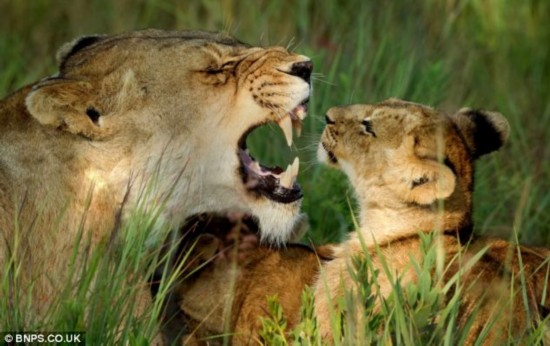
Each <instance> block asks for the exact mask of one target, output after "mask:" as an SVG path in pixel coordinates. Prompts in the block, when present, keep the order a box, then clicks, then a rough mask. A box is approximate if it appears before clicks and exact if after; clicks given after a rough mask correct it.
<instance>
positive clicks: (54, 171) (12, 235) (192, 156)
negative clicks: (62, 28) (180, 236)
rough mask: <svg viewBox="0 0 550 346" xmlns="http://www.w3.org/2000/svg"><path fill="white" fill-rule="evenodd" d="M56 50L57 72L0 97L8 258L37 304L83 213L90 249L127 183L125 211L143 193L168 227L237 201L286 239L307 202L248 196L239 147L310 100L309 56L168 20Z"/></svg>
mask: <svg viewBox="0 0 550 346" xmlns="http://www.w3.org/2000/svg"><path fill="white" fill-rule="evenodd" d="M86 42H87V43H86ZM58 57H59V59H60V70H59V73H58V74H57V75H55V76H52V77H50V78H46V79H44V80H42V81H39V82H37V83H35V84H33V85H31V86H28V87H25V88H23V89H21V90H19V91H16V92H15V93H13V94H12V95H10V96H8V97H7V98H5V99H4V100H2V101H1V103H0V124H1V125H0V227H1V230H0V232H1V233H0V268H6V266H5V263H6V261H8V260H14V261H15V263H16V264H17V265H19V266H20V267H19V268H18V270H20V279H21V280H22V281H21V283H22V286H21V287H26V288H28V289H29V290H30V289H31V287H32V291H33V292H32V293H33V302H35V304H33V306H35V307H36V309H37V310H43V311H45V310H46V309H47V308H48V303H49V302H51V301H52V300H53V299H54V298H55V297H56V296H57V293H58V292H59V289H60V288H61V287H60V285H61V286H62V285H64V284H66V280H65V275H66V272H67V265H68V261H69V259H70V258H71V254H72V251H73V246H74V243H75V240H76V239H77V231H78V225H79V224H80V222H81V219H82V216H83V215H84V214H87V215H86V221H85V223H84V224H83V229H84V231H85V235H84V239H87V238H88V236H90V237H91V241H92V245H95V244H97V243H98V242H99V241H100V239H105V238H107V237H108V236H109V233H110V232H111V230H112V229H113V225H114V221H115V215H116V213H117V211H118V210H119V209H120V208H121V204H122V201H123V199H124V196H125V194H126V193H127V192H129V196H128V201H127V203H126V204H125V205H124V209H123V215H122V216H123V218H125V217H127V216H128V215H129V213H130V212H131V211H132V210H133V209H134V207H135V206H136V204H137V203H138V201H139V202H143V203H144V205H149V206H151V208H156V207H159V206H160V205H161V204H162V205H163V206H164V207H163V209H162V212H161V215H160V218H159V220H158V227H157V229H159V230H160V229H166V228H169V227H177V226H178V225H179V224H180V223H181V222H182V221H183V220H185V218H187V217H188V216H189V215H191V214H194V213H198V212H204V211H223V212H225V211H235V210H236V211H240V212H245V213H249V214H252V215H255V216H257V217H258V219H259V220H260V223H261V224H262V230H263V231H264V232H265V236H266V237H267V238H270V239H275V240H282V239H285V238H287V237H288V235H289V232H290V231H291V229H292V227H293V224H294V221H295V218H297V217H298V211H299V204H300V203H299V201H297V202H294V203H288V204H282V203H276V202H273V201H272V200H268V199H266V198H264V197H262V196H258V195H256V194H252V193H249V192H248V191H247V189H246V187H245V186H244V184H243V183H242V181H241V178H240V176H239V172H238V171H239V160H238V157H237V143H238V141H239V139H240V138H241V136H242V135H243V133H245V132H246V131H248V130H249V129H250V128H251V127H253V126H256V125H259V124H263V123H265V122H272V121H277V120H278V119H280V118H281V117H283V116H284V115H285V114H286V113H288V112H289V111H290V110H292V109H293V108H294V107H296V106H297V105H298V104H299V103H300V102H301V101H303V100H304V99H305V98H307V97H308V95H309V91H310V88H309V84H308V83H306V81H304V80H302V79H301V78H297V77H296V76H293V75H291V74H289V73H288V72H289V71H290V69H291V67H292V65H293V64H294V63H296V62H303V61H308V59H307V58H306V57H304V56H300V55H297V54H293V53H289V52H288V51H287V50H286V49H283V48H280V47H270V48H259V47H251V46H248V45H245V44H243V43H241V42H239V41H237V40H236V39H234V38H232V37H230V36H227V35H225V34H219V33H207V32H165V31H160V30H147V31H139V32H132V33H127V34H122V35H117V36H100V37H95V38H84V39H82V40H75V41H74V42H72V43H69V44H67V45H66V46H64V47H63V48H62V49H61V50H60V52H59V54H58ZM152 181H154V182H155V184H153V185H152V186H154V188H153V189H152V191H151V192H149V193H147V194H146V195H145V196H141V192H142V191H143V189H144V187H145V186H147V185H148V184H149V183H151V182H152ZM129 187H130V188H129ZM128 190H129V191H128ZM88 195H89V196H90V198H91V202H90V205H89V207H88V206H87V198H88ZM158 240H162V239H158ZM156 241H157V239H155V235H154V234H153V235H151V243H152V244H154V243H155V242H156ZM15 244H17V246H16V245H15ZM10 256H12V257H11V258H10ZM31 282H32V285H31ZM19 293H20V294H21V295H22V296H24V294H25V293H26V292H19ZM11 298H12V299H13V298H14V297H11ZM0 299H6V297H4V296H2V297H0ZM16 300H17V299H14V301H16ZM29 313H30V312H29Z"/></svg>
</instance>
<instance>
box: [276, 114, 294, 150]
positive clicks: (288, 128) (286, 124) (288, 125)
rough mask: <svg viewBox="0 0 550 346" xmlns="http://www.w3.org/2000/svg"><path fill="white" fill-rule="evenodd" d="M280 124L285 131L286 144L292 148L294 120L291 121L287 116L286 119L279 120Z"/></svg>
mask: <svg viewBox="0 0 550 346" xmlns="http://www.w3.org/2000/svg"><path fill="white" fill-rule="evenodd" d="M278 124H279V126H280V127H281V129H282V130H283V133H284V135H285V138H286V143H287V144H288V146H289V147H290V146H291V145H292V119H290V116H288V115H286V116H285V117H284V118H282V119H281V120H279V122H278Z"/></svg>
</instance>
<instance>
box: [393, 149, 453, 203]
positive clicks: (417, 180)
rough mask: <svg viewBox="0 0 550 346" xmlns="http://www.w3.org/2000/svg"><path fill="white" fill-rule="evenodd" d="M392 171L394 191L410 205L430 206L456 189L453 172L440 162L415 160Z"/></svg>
mask: <svg viewBox="0 0 550 346" xmlns="http://www.w3.org/2000/svg"><path fill="white" fill-rule="evenodd" d="M400 166H401V167H400V168H397V169H395V170H393V169H392V170H391V171H392V172H391V173H390V174H391V176H392V178H391V181H387V183H388V185H389V186H390V187H391V188H392V190H393V191H394V192H395V193H396V194H397V195H398V196H400V197H401V198H403V199H404V200H405V202H408V203H417V204H422V205H430V204H432V203H434V202H435V201H437V200H441V199H445V198H447V197H449V196H450V195H451V194H452V193H453V192H454V190H455V187H456V176H455V174H454V173H453V171H452V170H451V169H450V168H449V167H447V166H446V165H444V164H443V163H440V162H438V161H435V160H432V159H420V158H415V159H413V160H411V161H410V162H407V163H405V164H404V165H400Z"/></svg>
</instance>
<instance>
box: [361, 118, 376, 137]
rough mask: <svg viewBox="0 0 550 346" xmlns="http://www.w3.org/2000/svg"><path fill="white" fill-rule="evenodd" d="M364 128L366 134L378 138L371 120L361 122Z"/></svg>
mask: <svg viewBox="0 0 550 346" xmlns="http://www.w3.org/2000/svg"><path fill="white" fill-rule="evenodd" d="M361 124H363V126H364V127H365V132H366V133H370V134H371V135H372V136H373V137H376V133H374V130H373V129H372V122H371V121H370V119H365V120H363V121H362V122H361Z"/></svg>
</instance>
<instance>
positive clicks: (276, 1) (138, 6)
mask: <svg viewBox="0 0 550 346" xmlns="http://www.w3.org/2000/svg"><path fill="white" fill-rule="evenodd" d="M0 13H2V20H1V21H0V94H1V95H6V94H7V93H9V92H11V91H13V90H16V89H17V88H19V87H21V86H23V85H25V84H27V83H31V82H33V81H35V80H38V79H40V78H42V77H44V76H46V75H49V74H52V73H55V70H56V67H55V59H54V57H55V51H56V50H57V48H58V47H60V46H61V44H63V43H64V42H66V41H69V40H71V39H73V38H74V37H76V36H78V35H82V34H89V33H115V32H121V31H128V30H134V29H142V28H148V27H156V28H163V29H205V30H224V31H227V32H229V33H231V34H234V35H235V36H237V37H238V38H240V39H241V40H243V41H246V42H249V43H252V44H260V45H283V46H290V47H291V48H292V49H293V50H295V51H297V52H300V53H302V54H306V55H309V56H310V57H311V58H312V59H313V61H314V65H315V75H314V81H313V85H314V90H313V95H312V98H311V108H310V114H309V117H308V118H307V119H306V121H305V124H304V125H305V126H304V130H303V136H302V138H301V139H299V140H298V141H297V142H296V144H295V148H294V152H288V150H287V149H284V148H285V145H284V142H283V137H282V135H281V134H280V133H279V130H278V129H275V128H271V129H262V130H260V131H258V132H255V133H253V134H252V138H251V140H250V147H251V150H252V152H253V153H254V154H255V156H257V157H260V158H261V159H262V161H264V162H267V163H269V162H274V163H279V165H282V164H283V163H285V164H286V163H287V162H290V158H292V157H293V156H294V155H296V154H297V155H299V156H300V158H301V162H302V170H301V173H300V177H299V180H300V182H301V184H302V186H303V189H304V193H305V198H304V203H303V209H304V211H305V212H306V213H308V215H309V218H310V222H311V231H310V233H309V234H308V236H309V237H310V238H311V239H312V240H313V241H314V242H315V243H325V242H328V241H337V240H340V239H341V238H342V236H343V235H344V234H345V233H346V232H347V231H349V230H352V229H353V226H352V213H351V212H350V207H349V202H348V201H349V200H350V199H351V197H352V196H351V189H350V188H349V186H348V184H347V182H346V179H345V177H344V176H343V175H342V174H341V173H339V172H337V171H334V170H330V169H327V168H324V167H320V166H318V165H316V163H315V149H316V146H315V143H316V140H317V138H318V136H319V133H320V131H321V129H322V127H323V120H322V119H323V115H324V113H325V112H326V110H327V109H328V108H330V107H331V106H333V105H341V104H347V103H370V102H377V101H380V100H383V99H385V98H388V97H392V96H395V97H400V98H405V99H408V100H411V101H415V102H420V103H427V104H431V105H434V106H437V107H440V108H442V109H444V110H446V111H448V112H454V111H456V110H458V109H459V108H460V107H462V106H469V107H473V108H486V109H491V110H497V111H500V112H501V113H503V114H504V115H505V116H506V117H507V118H508V120H509V121H510V124H511V126H512V134H511V137H510V140H509V143H508V144H506V146H505V147H504V148H503V149H502V150H501V151H500V152H498V153H495V154H492V155H491V156H489V157H487V158H484V159H483V160H481V161H480V163H479V164H478V165H477V174H476V193H475V204H474V209H475V215H474V216H475V221H476V231H477V232H479V233H487V234H497V235H499V236H502V237H505V238H511V239H512V238H513V235H514V233H517V236H518V238H519V240H520V242H523V243H526V244H532V245H546V246H549V245H550V226H549V225H550V213H549V212H548V210H549V209H550V194H549V193H548V191H550V148H549V147H548V145H547V141H548V140H549V139H550V136H549V135H550V45H548V42H550V22H549V21H548V18H547V15H548V13H550V3H549V2H545V1H537V0H511V1H507V0H491V1H485V0H451V1H440V0H424V1H409V0H407V1H394V2H380V1H374V0H350V1H346V2H343V1H313V0H302V1H290V0H272V1H254V0H248V1H236V0H224V1H212V0H197V1H192V2H191V1H168V0H139V1H129V0H119V1H110V0H73V1H70V2H59V1H51V0H33V1H23V0H0ZM268 143H270V145H268ZM271 143H277V144H279V145H271ZM127 227H130V228H131V229H133V230H134V232H136V233H135V234H137V233H139V232H138V230H143V227H145V228H146V226H143V225H129V226H127ZM83 241H85V239H84V240H83ZM127 246H128V245H121V247H122V248H121V250H120V251H121V255H120V256H121V257H120V258H121V259H124V261H118V262H117V263H119V264H117V265H113V264H112V263H113V262H112V261H110V262H109V261H108V262H105V258H107V257H109V256H112V255H109V256H107V255H106V254H105V253H104V252H102V251H107V250H106V249H103V250H102V249H98V250H97V251H96V252H94V253H93V254H92V255H90V259H89V261H88V262H86V263H87V264H86V265H88V266H89V267H87V270H86V271H85V274H82V275H83V276H82V286H81V287H76V288H74V290H75V291H71V292H72V293H71V294H73V295H72V296H71V295H68V296H70V297H71V298H72V299H68V300H67V301H64V302H60V304H62V305H63V307H61V308H60V309H59V311H60V312H59V315H56V317H52V319H51V321H48V323H49V325H53V326H59V328H65V329H70V328H76V329H78V328H85V329H87V330H88V331H89V333H91V334H90V335H94V337H98V338H99V337H100V336H99V335H104V337H105V340H114V338H115V337H119V338H122V340H127V341H131V342H132V343H138V342H139V341H140V340H144V339H146V338H148V336H150V335H151V330H152V328H151V327H150V325H149V321H139V320H135V319H134V318H132V317H130V316H131V314H130V313H129V312H128V309H129V308H130V307H129V306H128V303H125V301H127V300H131V299H130V298H129V297H133V296H134V295H135V292H133V290H134V289H133V288H131V287H128V288H124V289H123V287H126V284H125V282H126V281H125V280H124V279H121V280H120V282H118V281H117V283H114V284H113V283H109V282H110V281H108V280H107V278H112V277H118V276H117V275H120V276H121V277H122V278H124V277H127V276H129V275H144V273H142V272H139V273H138V271H137V269H136V268H138V267H139V266H140V265H141V264H143V262H140V261H139V259H140V258H141V257H142V256H141V252H140V251H139V249H140V247H139V246H137V247H136V246H134V247H129V248H126V247H127ZM124 249H127V253H125V252H124V251H125V250H124ZM122 254H124V255H122ZM153 257H154V256H153ZM141 260H143V259H141ZM140 263H141V264H140ZM98 272H102V273H107V274H102V275H99V276H98V277H96V276H94V275H95V274H97V273H98ZM93 278H95V279H93ZM2 279H3V280H4V279H5V278H2ZM94 280H95V281H97V282H98V287H100V288H98V289H97V293H96V294H97V295H98V298H97V299H98V301H101V299H105V303H104V304H105V306H113V307H115V309H114V310H115V311H114V312H109V313H108V314H107V313H103V312H97V313H95V314H92V315H90V316H91V319H90V320H88V321H87V322H85V320H86V319H85V313H84V309H85V307H86V306H84V305H83V303H82V302H81V300H79V299H78V297H80V298H81V297H83V296H84V295H85V294H87V292H88V289H89V288H90V287H91V282H92V281H94ZM3 284H5V281H3ZM117 288H118V290H115V289H117ZM27 303H28V302H24V301H22V302H20V309H19V311H18V312H17V313H16V312H13V311H11V312H8V311H6V306H0V321H1V322H2V323H0V327H2V328H0V329H4V330H5V329H6V328H5V327H10V328H11V327H18V328H19V327H21V326H23V327H30V326H36V327H39V325H40V323H39V322H37V323H38V325H37V324H29V323H30V322H29V321H28V320H27V319H28V316H27V317H25V313H24V310H25V309H24V304H27ZM14 319H15V320H14ZM9 321H12V322H13V323H11V322H9ZM121 321H122V322H121ZM117 325H125V326H126V327H127V328H125V329H124V330H125V332H124V333H123V335H119V336H116V335H115V334H114V333H115V331H116V327H114V326H117ZM29 329H30V328H29ZM94 340H99V339H94Z"/></svg>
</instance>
